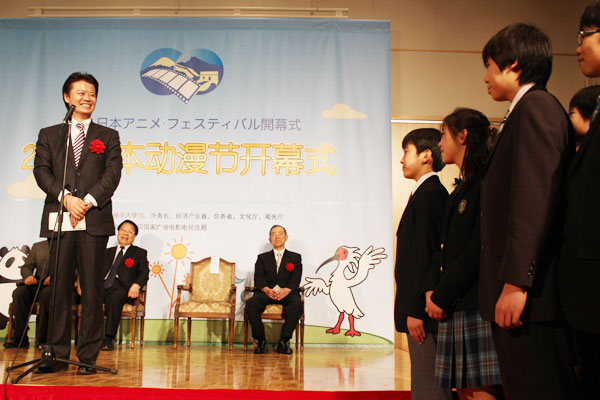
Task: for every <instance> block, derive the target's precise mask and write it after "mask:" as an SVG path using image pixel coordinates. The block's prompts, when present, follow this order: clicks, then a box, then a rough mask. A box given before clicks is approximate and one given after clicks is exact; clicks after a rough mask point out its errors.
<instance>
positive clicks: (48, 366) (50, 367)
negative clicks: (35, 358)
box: [33, 361, 69, 374]
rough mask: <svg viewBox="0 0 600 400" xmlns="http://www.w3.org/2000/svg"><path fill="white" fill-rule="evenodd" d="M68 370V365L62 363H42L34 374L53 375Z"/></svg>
mask: <svg viewBox="0 0 600 400" xmlns="http://www.w3.org/2000/svg"><path fill="white" fill-rule="evenodd" d="M68 369H69V364H67V363H64V362H54V363H52V362H45V361H44V362H43V363H41V364H40V365H39V367H37V369H36V370H35V371H33V373H34V374H53V373H55V372H59V371H66V370H68Z"/></svg>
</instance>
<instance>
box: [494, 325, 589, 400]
mask: <svg viewBox="0 0 600 400" xmlns="http://www.w3.org/2000/svg"><path fill="white" fill-rule="evenodd" d="M492 337H493V339H494V345H495V347H496V353H497V355H498V364H499V366H500V377H501V378H502V387H503V389H504V393H505V394H506V398H507V399H510V400H519V399H523V400H531V399H544V400H550V399H580V398H581V394H580V388H579V386H578V384H577V380H576V375H575V369H574V357H573V354H572V350H571V349H572V348H571V346H569V340H568V337H567V334H566V331H565V329H564V327H562V326H556V325H554V324H544V323H527V324H524V325H523V326H521V327H519V328H515V329H510V330H505V329H502V328H500V327H499V326H498V325H497V324H496V323H492Z"/></svg>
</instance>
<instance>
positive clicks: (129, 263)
mask: <svg viewBox="0 0 600 400" xmlns="http://www.w3.org/2000/svg"><path fill="white" fill-rule="evenodd" d="M134 262H135V261H134V260H133V258H128V259H127V260H125V266H126V267H127V268H131V267H133V264H134Z"/></svg>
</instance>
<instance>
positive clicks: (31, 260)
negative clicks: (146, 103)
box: [21, 243, 38, 279]
mask: <svg viewBox="0 0 600 400" xmlns="http://www.w3.org/2000/svg"><path fill="white" fill-rule="evenodd" d="M37 250H38V246H37V243H36V244H34V245H33V246H31V250H30V251H29V254H28V255H27V258H25V264H23V265H22V266H21V276H22V277H23V279H25V278H27V277H29V276H32V275H33V270H34V269H35V268H36V264H35V259H36V254H37Z"/></svg>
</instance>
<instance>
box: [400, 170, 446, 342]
mask: <svg viewBox="0 0 600 400" xmlns="http://www.w3.org/2000/svg"><path fill="white" fill-rule="evenodd" d="M447 198H448V191H447V190H446V188H445V187H444V186H443V185H442V184H441V182H440V179H439V178H438V176H437V175H435V176H431V177H430V178H428V179H427V180H425V182H423V183H422V184H421V185H420V186H419V188H418V189H417V190H416V191H415V193H413V196H412V197H411V199H410V201H409V202H408V204H407V205H406V208H405V210H404V213H403V214H402V218H401V219H400V224H399V225H398V231H397V233H396V238H397V243H396V266H395V279H396V299H395V306H394V322H395V325H396V330H397V331H399V332H407V331H408V329H407V327H406V318H407V316H411V317H414V318H419V319H422V320H423V321H424V322H425V329H426V331H427V332H437V321H436V320H433V319H430V318H429V317H428V316H427V313H426V312H425V295H424V292H423V285H424V284H425V278H426V277H427V276H428V275H430V274H431V272H430V271H429V269H430V268H432V262H431V258H432V255H433V254H434V252H435V251H436V249H438V248H439V246H440V235H441V231H442V219H443V217H444V206H445V203H446V199H447ZM433 268H435V267H433ZM438 268H439V267H438Z"/></svg>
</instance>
